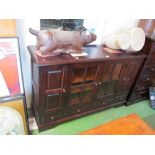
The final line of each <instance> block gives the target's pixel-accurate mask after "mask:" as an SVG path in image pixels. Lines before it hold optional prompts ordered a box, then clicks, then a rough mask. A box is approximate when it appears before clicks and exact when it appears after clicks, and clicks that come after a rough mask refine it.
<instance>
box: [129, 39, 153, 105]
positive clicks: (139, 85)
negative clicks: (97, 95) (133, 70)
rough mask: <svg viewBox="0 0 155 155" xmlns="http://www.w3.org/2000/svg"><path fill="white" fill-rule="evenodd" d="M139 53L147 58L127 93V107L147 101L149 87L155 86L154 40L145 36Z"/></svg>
mask: <svg viewBox="0 0 155 155" xmlns="http://www.w3.org/2000/svg"><path fill="white" fill-rule="evenodd" d="M140 52H141V53H145V54H146V55H147V58H146V59H145V61H144V64H143V65H142V67H141V70H140V72H139V75H138V77H137V79H136V80H135V81H134V85H133V87H132V89H131V91H130V93H129V96H128V99H127V100H128V102H127V104H128V105H130V104H133V103H136V102H139V101H142V100H144V99H148V98H149V86H155V39H153V38H151V37H149V36H147V37H146V41H145V45H144V47H143V49H142V50H141V51H140Z"/></svg>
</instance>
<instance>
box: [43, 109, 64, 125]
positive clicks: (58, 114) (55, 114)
mask: <svg viewBox="0 0 155 155" xmlns="http://www.w3.org/2000/svg"><path fill="white" fill-rule="evenodd" d="M65 116H66V112H65V111H64V110H62V109H61V110H56V111H52V112H51V111H44V121H45V122H52V121H56V120H58V119H61V118H64V117H65ZM45 122H44V123H45Z"/></svg>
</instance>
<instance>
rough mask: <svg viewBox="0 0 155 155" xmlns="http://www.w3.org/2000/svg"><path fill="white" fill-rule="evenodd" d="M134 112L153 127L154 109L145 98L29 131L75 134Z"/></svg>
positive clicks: (42, 133) (41, 133) (37, 133)
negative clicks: (50, 126) (43, 128)
mask: <svg viewBox="0 0 155 155" xmlns="http://www.w3.org/2000/svg"><path fill="white" fill-rule="evenodd" d="M131 113H136V114H137V115H139V116H140V117H141V118H142V119H143V120H144V121H145V122H146V123H147V124H148V125H149V126H150V127H152V128H153V129H155V110H154V109H152V108H151V107H150V105H149V100H145V101H142V102H139V103H136V104H133V105H130V106H121V107H117V108H111V109H107V110H103V111H101V112H98V113H94V114H91V115H88V116H85V117H81V118H78V119H75V120H73V121H69V122H65V123H62V124H60V125H58V126H56V127H54V128H52V129H49V130H46V131H43V132H38V129H37V127H34V128H33V129H32V131H31V134H33V135H75V134H78V133H80V132H82V131H85V130H88V129H91V128H94V127H96V126H98V125H101V124H105V123H107V122H110V121H112V120H115V119H118V118H120V117H122V116H126V115H129V114H131Z"/></svg>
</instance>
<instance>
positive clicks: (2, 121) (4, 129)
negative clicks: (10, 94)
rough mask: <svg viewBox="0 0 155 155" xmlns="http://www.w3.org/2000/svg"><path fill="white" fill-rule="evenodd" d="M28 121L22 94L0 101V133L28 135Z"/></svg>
mask: <svg viewBox="0 0 155 155" xmlns="http://www.w3.org/2000/svg"><path fill="white" fill-rule="evenodd" d="M29 133H30V131H29V122H28V115H27V108H26V101H25V97H24V96H20V97H16V98H13V99H11V100H10V99H6V100H3V101H2V100H1V101H0V135H28V134H29Z"/></svg>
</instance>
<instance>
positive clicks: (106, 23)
mask: <svg viewBox="0 0 155 155" xmlns="http://www.w3.org/2000/svg"><path fill="white" fill-rule="evenodd" d="M138 22H139V20H136V19H132V20H123V19H121V20H120V19H96V20H90V19H85V20H84V26H86V27H87V28H88V29H93V28H95V33H96V34H97V40H96V42H95V43H96V44H99V43H101V39H102V38H103V37H104V36H105V35H107V34H110V33H116V32H119V31H121V30H123V29H128V28H131V27H134V26H137V24H138ZM16 23H17V36H18V37H19V42H20V52H21V60H22V69H23V77H24V86H25V93H26V101H27V106H28V108H30V107H31V92H32V90H31V61H30V55H29V52H28V50H27V48H26V47H27V46H28V45H35V44H36V37H35V36H33V35H32V34H30V33H29V31H28V29H29V27H32V28H34V29H39V28H40V20H39V19H24V20H23V19H17V20H16Z"/></svg>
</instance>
